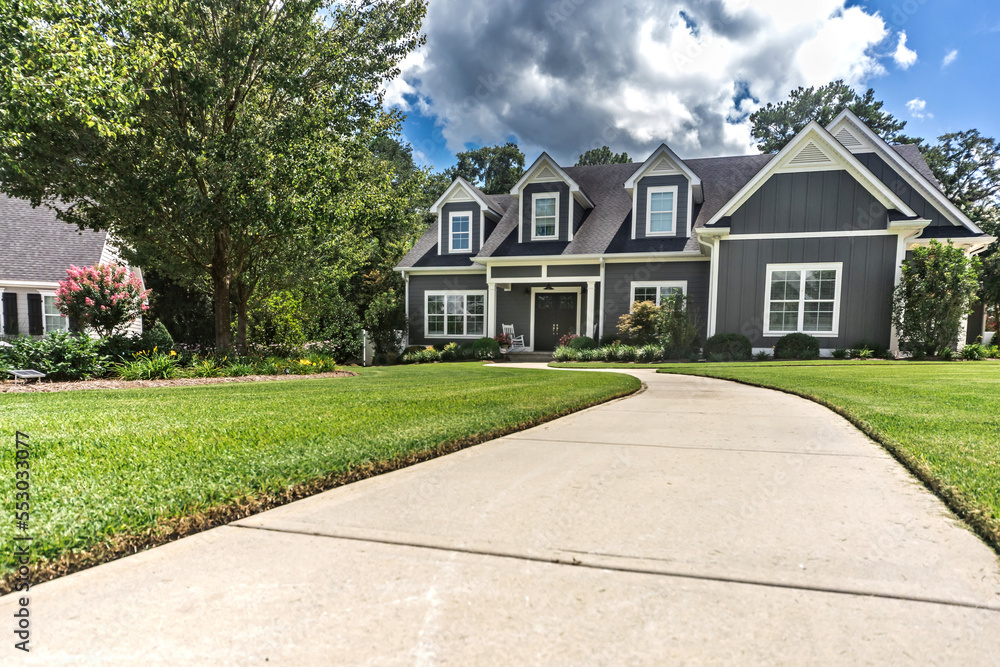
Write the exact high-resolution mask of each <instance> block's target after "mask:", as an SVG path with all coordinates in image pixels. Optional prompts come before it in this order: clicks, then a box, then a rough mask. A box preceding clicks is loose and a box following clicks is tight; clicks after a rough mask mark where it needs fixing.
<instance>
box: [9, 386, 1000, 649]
mask: <svg viewBox="0 0 1000 667" xmlns="http://www.w3.org/2000/svg"><path fill="white" fill-rule="evenodd" d="M497 372H517V371H516V370H507V369H497ZM635 375H637V376H639V377H641V378H642V379H643V381H644V382H645V383H646V389H645V390H644V391H643V392H642V393H640V394H638V395H635V396H632V397H630V398H627V399H622V400H619V401H615V402H613V403H610V404H606V405H604V406H600V407H597V408H593V409H590V410H587V411H584V412H580V413H578V414H575V415H572V416H570V417H567V418H564V419H560V420H558V421H554V422H551V423H549V424H546V425H544V426H541V427H538V428H534V429H531V430H529V431H524V432H522V433H519V434H516V435H513V436H510V437H506V438H501V439H499V440H495V441H492V442H489V443H486V444H484V445H481V446H478V447H475V448H472V449H468V450H465V451H462V452H459V453H457V454H453V455H450V456H447V457H443V458H440V459H436V460H434V461H430V462H427V463H422V464H420V465H417V466H414V467H412V468H408V469H405V470H401V471H398V472H394V473H390V474H387V475H383V476H381V477H377V478H373V479H370V480H367V481H363V482H359V483H356V484H352V485H350V486H347V487H343V488H340V489H336V490H333V491H329V492H327V493H324V494H321V495H318V496H315V497H313V498H309V499H307V500H303V501H300V502H297V503H294V504H291V505H288V506H285V507H282V508H279V509H276V510H273V511H270V512H267V513H264V514H261V515H258V516H255V517H252V518H250V519H246V520H243V521H239V522H236V523H234V524H232V525H229V526H225V527H222V528H218V529H215V530H211V531H208V532H205V533H202V534H199V535H196V536H194V537H190V538H187V539H184V540H181V541H178V542H175V543H172V544H169V545H167V546H164V547H160V548H157V549H153V550H151V551H148V552H145V553H142V554H139V555H137V556H133V557H130V558H126V559H123V560H120V561H116V562H113V563H109V564H107V565H103V566H100V567H97V568H94V569H92V570H88V571H84V572H80V573H78V574H74V575H71V576H68V577H65V578H63V579H60V580H57V581H53V582H50V583H47V584H43V585H40V586H38V587H36V588H34V589H33V590H32V595H31V598H32V601H31V609H32V614H33V616H32V620H33V636H32V652H31V654H30V656H23V654H20V652H15V651H13V650H12V649H11V645H12V644H13V640H12V639H10V637H11V635H10V633H9V631H8V632H7V633H6V636H7V637H8V641H7V646H4V647H3V648H2V649H0V656H3V657H4V663H5V664H15V663H13V662H11V661H9V660H7V659H8V658H11V657H15V654H16V657H17V658H18V661H17V662H18V664H19V663H21V662H24V663H25V664H28V663H36V662H37V663H39V664H43V663H44V664H60V663H67V664H69V663H71V664H86V663H93V664H98V663H100V664H108V663H118V664H135V663H139V662H142V663H170V664H265V663H266V664H287V665H312V664H316V665H323V664H377V665H397V664H401V665H411V664H413V665H431V664H445V663H447V664H454V665H476V664H485V665H491V664H546V665H548V664H553V665H578V664H650V665H661V664H694V665H697V664H794V665H803V664H851V665H854V664H868V663H892V664H906V663H913V664H928V663H931V664H977V665H979V664H987V665H988V664H1000V567H998V561H997V558H996V555H995V554H994V553H993V552H992V551H991V550H990V549H988V548H987V547H986V546H985V545H984V544H983V543H982V542H981V541H980V540H979V539H978V538H976V536H974V535H973V534H972V533H970V532H969V531H968V530H966V529H965V528H964V527H963V526H962V525H961V524H960V523H959V522H958V521H956V520H955V518H954V517H953V516H952V515H951V514H950V513H949V512H948V510H947V509H946V508H945V507H944V505H942V504H941V502H940V501H938V500H937V499H936V498H935V497H934V496H933V495H931V494H930V493H928V492H927V491H926V490H924V489H923V488H922V487H921V486H920V485H919V484H918V483H916V482H915V481H914V480H913V479H912V478H911V477H910V476H909V475H908V473H906V472H905V471H904V470H903V469H902V468H901V467H900V466H899V465H898V464H897V463H896V462H895V461H894V460H893V459H892V458H891V457H889V456H888V455H887V454H886V453H884V452H883V451H882V449H880V448H879V447H878V446H877V445H876V444H874V443H872V442H871V441H869V440H868V439H867V438H865V437H864V436H863V435H861V434H860V433H859V432H858V431H856V430H855V429H854V428H853V427H851V426H850V425H849V424H848V423H847V422H845V421H844V420H842V419H841V418H840V417H838V416H836V415H834V414H833V413H831V412H829V411H827V410H825V409H824V408H821V407H819V406H817V405H815V404H813V403H810V402H808V401H805V400H801V399H798V398H795V397H791V396H787V395H784V394H781V393H777V392H771V391H766V390H761V389H754V388H750V387H745V386H741V385H737V384H731V383H728V382H723V381H717V380H710V379H701V378H689V377H677V376H668V375H656V374H654V373H652V372H649V371H635ZM13 597H14V596H7V597H5V598H3V599H0V617H3V618H7V619H8V621H7V623H8V625H9V626H10V627H13V626H12V622H11V620H10V619H11V614H12V613H13V610H14V602H15V601H14V599H13Z"/></svg>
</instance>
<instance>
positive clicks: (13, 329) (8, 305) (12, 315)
mask: <svg viewBox="0 0 1000 667" xmlns="http://www.w3.org/2000/svg"><path fill="white" fill-rule="evenodd" d="M3 332H4V334H6V335H8V336H16V335H17V294H11V293H10V292H4V293H3Z"/></svg>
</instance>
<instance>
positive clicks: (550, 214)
mask: <svg viewBox="0 0 1000 667" xmlns="http://www.w3.org/2000/svg"><path fill="white" fill-rule="evenodd" d="M532 206H533V208H532V216H531V219H532V229H533V234H532V239H554V238H556V237H557V235H558V234H557V226H556V225H557V222H558V220H559V195H557V194H551V193H550V194H535V195H534V196H533V197H532Z"/></svg>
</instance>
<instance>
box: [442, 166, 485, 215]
mask: <svg viewBox="0 0 1000 667" xmlns="http://www.w3.org/2000/svg"><path fill="white" fill-rule="evenodd" d="M459 189H461V190H464V191H465V194H466V195H467V197H468V198H467V199H465V198H463V199H462V200H461V201H474V202H476V203H477V204H479V207H480V208H481V209H482V210H483V213H486V212H487V211H490V212H491V213H492V214H493V215H495V216H498V217H499V216H500V215H501V213H500V212H499V211H495V210H493V207H492V206H490V203H489V202H488V201H486V200H485V199H483V198H482V197H480V196H479V194H478V193H477V192H476V190H475V189H474V188H473V187H472V185H471V184H470V183H469V182H468V181H467V180H465V179H464V178H462V177H461V176H459V177H458V178H456V179H455V181H454V182H453V183H452V184H451V185H450V186H448V189H447V190H445V191H444V194H443V195H441V196H440V197H439V198H438V200H437V201H436V202H434V205H433V206H431V208H430V212H431V213H434V214H437V213H440V211H441V207H442V206H444V205H445V204H447V203H448V202H449V201H452V200H453V199H454V196H453V195H455V194H456V191H457V190H459Z"/></svg>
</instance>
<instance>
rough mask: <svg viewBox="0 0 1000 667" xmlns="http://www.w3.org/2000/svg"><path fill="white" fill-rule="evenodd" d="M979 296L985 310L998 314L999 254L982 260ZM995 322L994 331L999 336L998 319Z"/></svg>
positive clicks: (999, 293)
mask: <svg viewBox="0 0 1000 667" xmlns="http://www.w3.org/2000/svg"><path fill="white" fill-rule="evenodd" d="M980 295H981V296H982V300H983V303H984V304H985V305H986V308H988V309H990V310H993V311H994V312H997V313H1000V253H993V254H992V255H990V256H989V257H987V258H986V259H984V260H983V265H982V290H981V291H980ZM995 320H996V322H995V324H996V327H995V331H997V335H998V336H1000V317H997V318H995Z"/></svg>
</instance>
